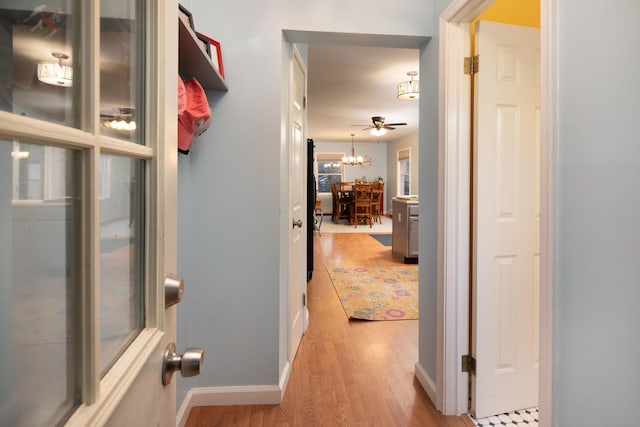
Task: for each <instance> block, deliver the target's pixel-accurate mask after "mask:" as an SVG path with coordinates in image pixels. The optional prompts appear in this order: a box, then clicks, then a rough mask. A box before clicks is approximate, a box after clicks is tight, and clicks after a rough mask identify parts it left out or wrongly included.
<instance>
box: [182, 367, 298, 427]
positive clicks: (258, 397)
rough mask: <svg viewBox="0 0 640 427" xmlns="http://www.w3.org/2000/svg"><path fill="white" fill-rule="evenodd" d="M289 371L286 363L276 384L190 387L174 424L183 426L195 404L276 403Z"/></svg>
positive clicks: (278, 401)
mask: <svg viewBox="0 0 640 427" xmlns="http://www.w3.org/2000/svg"><path fill="white" fill-rule="evenodd" d="M290 373H291V370H290V365H289V362H287V363H286V365H285V367H284V369H283V370H282V375H281V376H280V381H279V384H278V385H253V386H234V387H198V388H192V389H191V390H189V392H188V393H187V396H186V397H185V398H184V401H183V402H182V405H180V409H179V410H178V413H177V414H176V426H177V427H184V426H185V425H186V423H187V419H188V418H189V413H190V412H191V409H193V408H195V407H197V406H231V405H277V404H279V403H280V402H282V399H283V397H284V392H285V390H286V388H287V384H288V382H289V375H290Z"/></svg>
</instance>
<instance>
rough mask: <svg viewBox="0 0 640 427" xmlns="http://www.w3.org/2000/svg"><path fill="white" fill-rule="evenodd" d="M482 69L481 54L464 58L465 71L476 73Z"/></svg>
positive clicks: (471, 73)
mask: <svg viewBox="0 0 640 427" xmlns="http://www.w3.org/2000/svg"><path fill="white" fill-rule="evenodd" d="M479 70H480V56H479V55H476V56H467V57H466V58H464V73H465V74H469V75H474V74H475V73H477V72H478V71H479Z"/></svg>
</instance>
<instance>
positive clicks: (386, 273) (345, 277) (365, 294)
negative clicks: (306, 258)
mask: <svg viewBox="0 0 640 427" xmlns="http://www.w3.org/2000/svg"><path fill="white" fill-rule="evenodd" d="M327 270H328V271H329V277H330V278H331V281H332V282H333V287H334V288H335V290H336V292H337V294H338V297H339V298H340V302H342V307H343V308H344V311H345V312H346V313H347V317H349V318H351V319H363V320H408V319H417V318H418V266H417V265H406V266H401V267H375V268H365V267H356V268H327Z"/></svg>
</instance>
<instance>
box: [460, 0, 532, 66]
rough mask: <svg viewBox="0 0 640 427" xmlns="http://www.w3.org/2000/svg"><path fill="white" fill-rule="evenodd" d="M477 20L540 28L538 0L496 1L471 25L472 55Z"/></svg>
mask: <svg viewBox="0 0 640 427" xmlns="http://www.w3.org/2000/svg"><path fill="white" fill-rule="evenodd" d="M479 20H482V21H493V22H502V23H505V24H514V25H522V26H524V27H534V28H540V0H496V1H495V3H493V5H491V7H490V8H489V9H487V10H485V11H484V12H483V13H482V15H480V17H479V18H478V19H476V20H475V21H473V22H472V23H471V51H472V52H473V53H474V54H475V40H476V37H475V35H476V31H475V30H476V22H477V21H479Z"/></svg>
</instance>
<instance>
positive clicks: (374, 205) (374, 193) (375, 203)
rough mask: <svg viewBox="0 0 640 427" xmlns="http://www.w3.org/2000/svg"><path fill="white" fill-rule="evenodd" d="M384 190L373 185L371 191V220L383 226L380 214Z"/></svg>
mask: <svg viewBox="0 0 640 427" xmlns="http://www.w3.org/2000/svg"><path fill="white" fill-rule="evenodd" d="M383 192H384V190H383V188H382V187H381V186H379V185H375V184H374V185H373V188H372V189H371V218H372V220H373V221H375V222H377V223H379V224H381V223H382V218H381V217H380V216H381V213H380V200H381V199H382V195H383Z"/></svg>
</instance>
